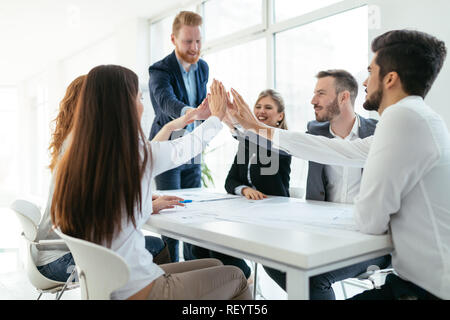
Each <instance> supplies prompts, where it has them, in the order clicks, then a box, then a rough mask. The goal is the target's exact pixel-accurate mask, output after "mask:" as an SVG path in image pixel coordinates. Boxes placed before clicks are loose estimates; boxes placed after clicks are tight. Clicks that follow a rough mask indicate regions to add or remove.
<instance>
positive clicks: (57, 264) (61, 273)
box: [37, 252, 75, 282]
mask: <svg viewBox="0 0 450 320" xmlns="http://www.w3.org/2000/svg"><path fill="white" fill-rule="evenodd" d="M74 267H75V261H74V260H73V257H72V254H71V253H70V252H69V253H66V254H65V255H63V256H62V257H61V258H59V259H57V260H55V261H53V262H50V263H48V264H45V265H43V266H38V267H37V268H38V270H39V272H40V273H41V274H42V275H43V276H44V277H46V278H48V279H51V280H54V281H60V282H66V281H67V279H68V278H69V276H70V274H71V273H72V271H73V268H74ZM74 280H75V279H74Z"/></svg>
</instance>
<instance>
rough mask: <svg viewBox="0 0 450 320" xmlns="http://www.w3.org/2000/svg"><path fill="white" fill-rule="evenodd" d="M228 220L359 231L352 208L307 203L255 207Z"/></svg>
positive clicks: (236, 213) (235, 213)
mask: <svg viewBox="0 0 450 320" xmlns="http://www.w3.org/2000/svg"><path fill="white" fill-rule="evenodd" d="M226 218H227V219H229V220H232V221H240V222H247V223H254V224H260V225H267V226H271V227H275V226H276V227H280V228H289V229H290V228H292V224H301V225H308V226H317V227H325V228H337V229H344V230H351V231H356V230H358V228H357V226H356V223H355V220H354V218H353V210H352V209H351V208H346V207H343V208H331V207H330V208H327V207H326V206H325V207H324V206H314V207H312V206H311V204H305V203H295V204H292V203H291V204H290V205H289V206H283V205H279V204H275V203H274V204H270V203H265V204H260V205H253V206H252V207H251V208H245V209H241V210H238V211H235V212H234V213H232V214H227V217H226Z"/></svg>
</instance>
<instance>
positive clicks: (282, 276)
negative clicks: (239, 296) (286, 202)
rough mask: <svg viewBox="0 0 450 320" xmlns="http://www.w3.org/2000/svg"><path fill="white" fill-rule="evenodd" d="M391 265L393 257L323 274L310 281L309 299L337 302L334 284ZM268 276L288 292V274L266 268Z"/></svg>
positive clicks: (389, 256) (387, 256)
mask: <svg viewBox="0 0 450 320" xmlns="http://www.w3.org/2000/svg"><path fill="white" fill-rule="evenodd" d="M390 264H391V255H386V256H383V257H380V258H376V259H372V260H369V261H365V262H361V263H358V264H355V265H352V266H349V267H345V268H341V269H338V270H334V271H330V272H327V273H323V274H320V275H317V276H314V277H311V278H310V279H309V298H310V299H311V300H335V299H336V296H335V294H334V290H333V288H332V287H331V286H332V285H333V283H335V282H337V281H341V280H345V279H348V278H352V277H356V276H357V275H360V274H361V273H364V272H366V271H367V267H369V266H371V265H376V266H378V267H380V268H381V269H384V268H387V267H388V266H389V265H390ZM264 270H266V272H267V274H268V275H269V276H270V277H271V278H272V279H273V280H274V281H275V282H276V283H277V284H278V285H279V286H280V287H281V288H282V289H283V290H286V273H285V272H281V271H279V270H276V269H272V268H269V267H266V266H264Z"/></svg>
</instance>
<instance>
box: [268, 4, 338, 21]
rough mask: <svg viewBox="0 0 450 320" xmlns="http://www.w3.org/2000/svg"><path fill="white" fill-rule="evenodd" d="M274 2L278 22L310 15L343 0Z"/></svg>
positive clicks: (275, 16)
mask: <svg viewBox="0 0 450 320" xmlns="http://www.w3.org/2000/svg"><path fill="white" fill-rule="evenodd" d="M273 1H274V5H275V7H274V18H275V21H276V22H279V21H283V20H286V19H289V18H294V17H296V16H299V15H302V14H305V13H310V12H312V11H314V10H317V9H320V8H323V7H326V6H328V5H331V4H333V3H336V2H339V1H341V0H314V1H298V0H273Z"/></svg>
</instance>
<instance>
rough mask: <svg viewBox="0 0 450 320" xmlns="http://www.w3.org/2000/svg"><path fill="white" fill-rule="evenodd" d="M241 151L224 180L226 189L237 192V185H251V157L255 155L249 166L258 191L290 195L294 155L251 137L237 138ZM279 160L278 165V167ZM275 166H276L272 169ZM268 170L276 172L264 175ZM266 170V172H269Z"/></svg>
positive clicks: (229, 191)
mask: <svg viewBox="0 0 450 320" xmlns="http://www.w3.org/2000/svg"><path fill="white" fill-rule="evenodd" d="M237 139H238V141H239V148H238V153H237V154H236V156H235V158H234V161H233V165H232V166H231V169H230V171H229V172H228V176H227V178H226V180H225V190H226V191H227V192H228V193H231V194H234V189H235V188H236V187H239V186H242V185H246V186H249V187H251V184H250V182H249V181H248V178H247V171H248V164H249V160H250V158H251V157H252V155H253V154H256V158H255V159H253V160H252V164H251V166H250V179H251V181H252V184H253V186H254V187H255V188H256V190H258V191H260V192H262V193H264V194H266V195H273V196H283V197H289V174H290V173H291V156H290V155H287V154H285V153H284V154H280V153H278V152H277V151H276V150H275V149H272V150H268V149H270V147H269V148H268V149H266V148H263V147H261V146H259V145H258V144H255V143H252V142H250V141H249V140H248V139H245V140H244V139H243V138H241V137H237ZM277 162H278V168H276V166H277ZM272 167H273V168H272ZM264 169H265V171H272V172H273V171H275V173H274V174H270V175H267V174H264ZM266 173H267V172H266Z"/></svg>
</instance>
